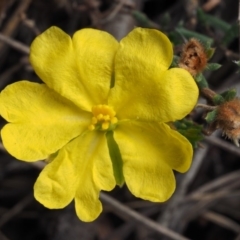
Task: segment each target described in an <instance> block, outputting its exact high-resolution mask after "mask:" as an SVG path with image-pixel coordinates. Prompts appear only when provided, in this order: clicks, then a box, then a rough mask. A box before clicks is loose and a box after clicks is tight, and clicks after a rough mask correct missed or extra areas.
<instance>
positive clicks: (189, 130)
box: [174, 119, 203, 148]
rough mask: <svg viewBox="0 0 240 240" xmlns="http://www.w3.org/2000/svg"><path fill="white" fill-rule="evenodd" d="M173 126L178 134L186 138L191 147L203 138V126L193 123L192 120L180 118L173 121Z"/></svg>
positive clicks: (195, 145)
mask: <svg viewBox="0 0 240 240" xmlns="http://www.w3.org/2000/svg"><path fill="white" fill-rule="evenodd" d="M174 126H175V127H176V129H177V131H178V132H179V133H180V134H182V135H183V136H184V137H185V138H187V139H188V141H189V142H190V143H191V144H192V146H193V148H196V147H197V146H198V143H199V142H200V141H201V140H203V134H202V129H203V127H202V126H201V125H198V124H196V123H194V122H193V121H190V120H187V119H182V120H180V121H176V122H174Z"/></svg>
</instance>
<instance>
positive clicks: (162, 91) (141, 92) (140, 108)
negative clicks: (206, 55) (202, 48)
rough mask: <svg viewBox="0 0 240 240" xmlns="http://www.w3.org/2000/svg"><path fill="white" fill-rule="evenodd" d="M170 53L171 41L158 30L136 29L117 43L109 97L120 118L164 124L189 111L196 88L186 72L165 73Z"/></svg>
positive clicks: (193, 101) (193, 103) (181, 116)
mask: <svg viewBox="0 0 240 240" xmlns="http://www.w3.org/2000/svg"><path fill="white" fill-rule="evenodd" d="M172 54H173V52H172V45H171V43H170V41H169V40H168V38H167V37H166V36H165V35H164V34H162V33H161V32H159V31H157V30H150V29H140V28H137V29H135V30H134V31H133V32H132V33H130V34H129V35H128V36H127V37H126V38H124V39H123V40H122V41H121V42H120V48H119V50H118V52H117V55H116V62H115V87H114V88H112V89H111V91H110V96H109V105H112V106H114V109H115V111H116V112H117V117H118V118H119V119H140V120H154V121H160V122H167V121H174V120H176V119H181V118H183V117H184V116H185V115H186V114H188V113H189V112H190V111H191V110H192V108H193V107H194V105H195V104H196V101H197V98H198V88H197V85H196V83H195V81H194V79H193V78H192V76H191V75H190V74H189V73H188V72H187V71H186V70H183V69H171V70H167V69H168V67H169V65H170V63H171V61H172V56H173V55H172Z"/></svg>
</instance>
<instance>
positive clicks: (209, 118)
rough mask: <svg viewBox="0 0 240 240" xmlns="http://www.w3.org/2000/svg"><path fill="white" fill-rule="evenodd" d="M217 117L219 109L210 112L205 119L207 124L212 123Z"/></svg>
mask: <svg viewBox="0 0 240 240" xmlns="http://www.w3.org/2000/svg"><path fill="white" fill-rule="evenodd" d="M216 116H217V109H214V110H213V111H211V112H209V113H208V114H207V116H206V117H205V119H206V121H207V123H212V122H213V121H214V120H215V119H216Z"/></svg>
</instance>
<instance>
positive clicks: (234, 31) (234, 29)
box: [222, 23, 239, 46]
mask: <svg viewBox="0 0 240 240" xmlns="http://www.w3.org/2000/svg"><path fill="white" fill-rule="evenodd" d="M238 28H239V26H238V24H237V23H236V24H233V25H232V26H230V28H229V29H228V30H227V31H226V32H225V35H224V37H223V39H222V43H223V44H224V45H225V46H227V45H229V44H230V43H231V42H232V41H233V40H234V38H237V37H238V35H239V29H238Z"/></svg>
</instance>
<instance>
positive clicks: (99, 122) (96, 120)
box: [88, 104, 118, 130]
mask: <svg viewBox="0 0 240 240" xmlns="http://www.w3.org/2000/svg"><path fill="white" fill-rule="evenodd" d="M92 114H93V117H92V122H91V124H90V125H89V127H88V128H89V130H94V129H99V130H108V129H109V128H111V127H113V126H112V125H115V124H116V123H117V122H118V119H117V117H115V116H116V112H115V111H114V110H113V108H112V107H110V106H108V105H102V104H99V105H95V106H93V107H92Z"/></svg>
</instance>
